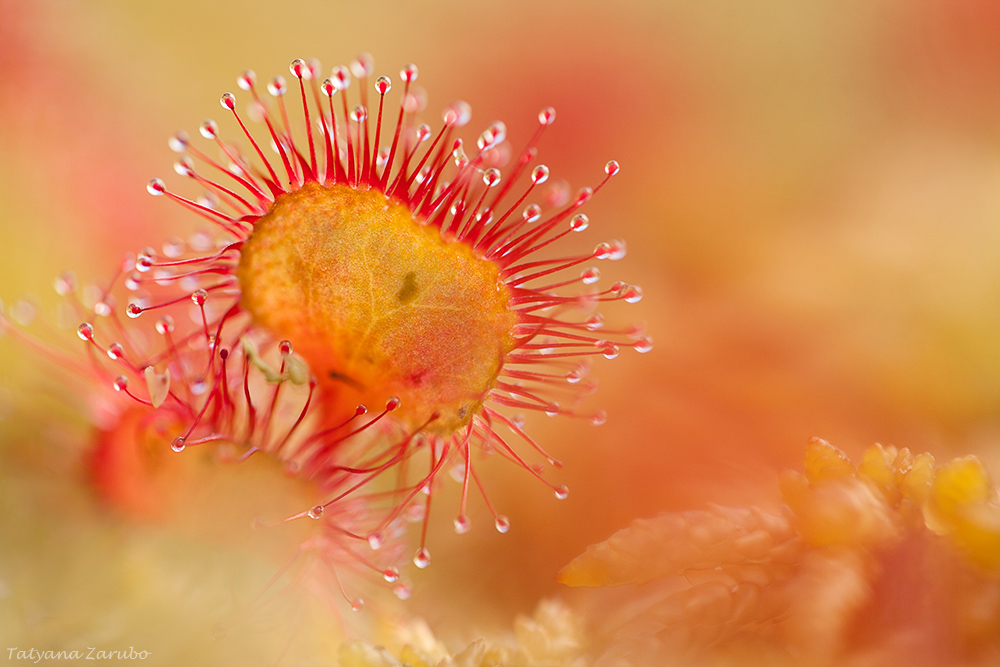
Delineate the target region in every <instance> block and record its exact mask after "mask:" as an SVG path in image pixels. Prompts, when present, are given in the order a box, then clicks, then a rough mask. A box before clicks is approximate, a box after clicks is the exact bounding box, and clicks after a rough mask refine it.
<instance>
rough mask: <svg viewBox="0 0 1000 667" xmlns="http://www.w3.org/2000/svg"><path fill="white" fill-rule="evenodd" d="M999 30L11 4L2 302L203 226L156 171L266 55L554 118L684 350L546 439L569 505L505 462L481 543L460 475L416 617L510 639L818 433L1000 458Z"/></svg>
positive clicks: (869, 20)
mask: <svg viewBox="0 0 1000 667" xmlns="http://www.w3.org/2000/svg"><path fill="white" fill-rule="evenodd" d="M997 34H1000V10H998V9H996V8H993V7H992V6H990V5H988V4H987V3H973V2H953V1H951V0H916V1H913V0H896V1H891V0H879V1H877V2H867V3H854V4H852V5H851V9H850V11H847V10H845V7H844V4H843V3H841V2H837V1H836V0H825V1H817V2H809V3H801V2H793V1H791V0H789V1H786V2H755V3H737V2H727V1H725V0H718V1H711V2H704V1H693V0H692V1H687V2H660V1H655V0H649V1H645V2H640V1H636V0H623V1H619V2H614V3H608V2H597V1H592V0H572V1H570V0H560V1H558V2H544V3H540V2H527V1H524V2H521V1H518V2H435V3H414V2H404V1H402V0H394V1H391V0H380V1H378V2H370V3H346V2H313V1H305V0H300V1H298V2H295V3H293V4H292V5H286V6H284V8H283V9H279V4H278V3H267V2H246V1H240V2H216V3H204V2H200V1H186V0H179V1H174V2H170V3H132V2H124V1H117V2H112V1H99V0H98V1H93V2H87V3H69V2H57V1H54V0H46V1H44V2H32V3H26V2H15V1H13V0H0V230H2V235H3V236H2V238H3V243H2V244H0V298H2V299H3V301H4V302H5V303H6V304H10V303H12V302H14V301H16V300H17V298H18V297H20V296H21V295H26V294H35V295H37V298H38V300H39V301H40V303H41V305H42V307H43V310H44V309H46V308H51V307H53V304H54V303H55V301H56V299H55V295H54V294H51V289H50V287H49V286H50V284H51V280H52V277H53V276H54V275H56V274H57V273H58V272H59V271H61V270H63V269H65V268H73V269H74V270H76V271H77V272H78V273H79V274H80V276H81V278H86V279H96V278H102V277H104V276H107V275H108V274H109V273H110V272H111V270H112V267H113V266H114V265H115V263H116V262H117V261H118V259H119V258H120V257H121V255H122V254H123V253H124V252H125V251H127V250H135V249H138V248H139V247H141V246H143V245H147V244H150V245H158V244H159V243H161V242H162V241H163V240H165V239H167V238H169V237H171V236H175V235H179V234H183V233H185V232H186V231H189V230H190V229H192V228H193V227H194V226H195V223H196V221H195V220H193V219H192V217H191V216H188V215H186V214H185V213H184V212H183V211H181V210H180V209H179V208H178V207H171V206H169V205H166V204H165V203H164V202H163V201H160V200H154V199H152V198H151V197H148V196H147V195H146V194H145V191H144V184H145V183H146V181H147V180H148V179H149V178H150V177H152V176H163V175H168V176H172V174H170V173H169V172H170V171H171V166H170V165H171V162H172V160H173V156H172V154H171V153H170V152H169V151H168V149H167V147H166V139H167V137H168V136H169V135H170V134H172V133H173V132H174V131H175V130H177V129H180V128H185V129H187V130H188V131H191V132H193V131H194V130H195V128H196V127H197V124H198V123H199V122H200V121H201V120H203V119H204V118H208V117H219V118H221V116H222V114H221V113H220V112H221V109H220V108H219V106H218V101H217V100H218V96H219V95H220V94H221V93H222V92H225V91H227V90H234V91H235V88H236V86H235V77H236V75H237V74H238V73H239V72H240V71H242V70H243V69H246V68H253V69H255V70H256V71H257V72H258V74H259V75H260V76H261V77H268V76H271V75H272V74H277V73H280V74H286V73H287V66H288V62H289V61H290V60H291V59H292V58H295V57H311V56H315V57H317V58H319V59H320V60H321V61H322V62H323V64H324V66H325V67H330V66H332V65H335V64H340V63H346V62H347V61H348V60H350V59H351V58H352V57H354V56H355V55H356V54H357V53H359V52H362V51H368V52H370V53H372V54H373V55H374V56H375V62H376V74H382V73H386V74H388V75H389V76H391V77H392V78H393V79H394V81H395V80H397V79H398V71H399V68H400V67H401V66H403V65H404V64H406V63H408V62H415V63H417V64H418V66H419V67H420V83H421V84H422V85H423V86H424V87H425V88H426V89H427V91H428V97H429V104H428V109H427V111H426V116H427V117H428V118H429V119H430V121H429V122H431V123H432V124H433V123H435V122H436V120H437V118H438V113H439V112H440V110H441V109H442V108H443V107H444V105H445V104H447V103H448V102H450V101H452V100H454V99H456V98H461V99H465V100H466V101H468V102H469V103H471V105H472V108H473V120H472V123H471V125H470V127H469V128H468V129H469V131H468V132H467V133H466V138H467V139H471V138H472V137H474V136H475V134H476V133H477V132H478V131H479V128H480V127H481V126H485V124H486V123H488V122H489V121H491V120H494V119H502V120H504V121H505V122H506V123H507V124H508V127H509V130H510V131H509V136H510V137H511V139H512V141H513V144H514V145H515V147H517V146H519V145H521V144H522V143H523V141H525V140H526V139H527V137H528V133H529V132H531V131H532V130H533V127H534V123H535V115H536V113H537V111H538V110H539V109H540V108H541V107H543V106H546V105H552V106H554V107H555V108H556V109H557V112H558V119H557V121H556V123H555V125H554V126H553V128H552V129H551V131H550V132H549V133H548V134H547V135H546V137H545V138H544V139H543V141H542V144H541V151H540V159H541V160H542V161H543V162H545V163H547V164H548V165H549V166H550V167H551V168H552V170H553V174H554V176H555V177H557V178H563V179H566V180H567V181H569V183H570V184H571V186H572V187H573V188H574V189H575V188H577V187H581V186H583V185H593V184H595V183H596V182H597V181H598V180H599V178H600V177H601V176H602V175H603V173H602V166H603V165H604V163H605V161H606V160H608V159H610V158H614V159H617V160H618V161H619V162H620V163H621V165H622V171H621V174H620V175H619V176H617V177H616V178H615V179H613V180H612V182H611V183H610V184H609V185H608V186H607V187H606V188H605V189H604V190H603V191H602V192H601V193H600V195H599V196H598V197H596V198H595V199H594V200H593V202H592V203H591V204H589V205H588V209H589V211H588V212H589V215H590V218H591V220H592V224H591V227H590V230H589V231H588V233H587V234H585V235H584V236H586V238H585V239H582V240H581V241H580V242H581V245H582V246H587V247H589V246H592V245H593V244H594V243H596V242H597V241H600V240H606V239H610V238H618V237H621V238H625V239H627V240H628V242H629V247H630V253H629V256H628V258H627V259H626V260H625V261H623V262H621V263H618V264H615V265H609V266H608V267H606V269H605V280H607V281H610V280H615V279H624V280H628V281H629V282H635V283H638V284H640V285H642V287H643V288H644V290H645V298H644V300H643V301H642V302H641V303H640V304H638V305H632V306H622V307H618V308H615V309H609V312H608V313H607V315H608V319H609V321H612V320H617V321H619V322H622V323H627V322H631V321H638V320H642V321H645V322H646V323H647V325H648V330H649V332H650V334H651V335H652V336H653V337H654V339H655V340H656V343H657V347H656V348H655V349H654V351H653V352H651V353H650V354H648V355H646V356H642V357H640V356H639V355H636V354H628V353H623V354H622V356H621V357H620V358H619V359H617V360H616V361H614V362H607V361H605V360H603V359H600V360H598V362H597V363H595V373H594V375H595V376H596V377H597V378H598V379H599V380H600V382H601V389H600V391H599V392H598V393H597V395H596V396H595V397H592V398H591V399H588V400H589V403H588V404H589V405H591V406H593V407H595V408H596V407H598V406H599V407H603V408H604V409H606V410H607V411H608V413H609V419H608V422H607V424H606V425H604V426H602V427H600V428H593V427H590V426H589V425H587V424H585V423H574V422H571V421H567V420H549V419H546V418H541V419H536V420H534V423H532V424H531V432H532V433H533V434H534V435H536V436H537V439H538V440H539V442H541V443H542V444H543V445H544V446H545V447H546V448H548V449H550V450H551V451H552V452H553V453H554V454H555V455H556V456H557V457H558V458H561V459H562V460H564V461H565V463H566V467H565V469H564V470H562V471H552V472H551V479H552V480H553V481H556V482H557V483H565V484H567V485H568V486H569V487H570V491H571V493H570V497H569V498H568V499H567V500H566V501H563V502H559V501H556V500H555V499H554V498H553V497H552V494H551V492H550V491H548V490H547V489H546V488H544V487H542V486H541V485H539V484H537V483H534V482H533V481H532V480H531V479H530V478H529V477H528V476H527V475H526V474H524V472H523V471H520V470H517V469H513V468H512V467H510V466H504V465H502V463H501V462H500V461H497V462H490V463H488V464H486V466H485V467H484V469H485V472H484V473H483V475H484V476H485V477H486V478H487V479H488V480H489V482H488V488H489V489H490V493H491V500H492V501H493V503H494V504H495V506H497V507H498V508H499V509H500V510H501V511H502V512H504V513H505V514H507V515H508V516H510V518H511V523H512V528H511V530H510V533H509V534H507V535H503V536H501V535H499V534H496V533H495V532H494V531H493V530H492V529H491V528H489V524H490V520H489V519H488V513H487V512H486V510H485V508H484V507H483V506H482V505H481V504H480V505H475V506H474V507H475V509H474V510H473V511H472V513H471V519H472V522H473V531H472V533H470V534H469V535H464V536H456V535H454V534H453V532H452V530H451V518H452V514H453V513H454V511H456V510H457V505H456V504H455V501H454V499H455V497H456V495H455V491H457V489H449V490H448V492H447V494H449V495H446V497H445V499H444V500H442V501H441V502H436V503H435V511H436V512H437V517H436V522H435V525H434V532H435V535H433V536H432V538H431V545H432V551H433V553H434V564H433V566H432V567H431V568H429V569H428V570H427V571H426V572H421V573H417V574H416V575H415V576H414V580H415V584H416V587H415V595H414V598H413V599H412V600H411V601H410V602H409V604H410V605H411V607H410V608H411V609H412V610H413V612H414V613H419V614H422V615H424V616H426V617H428V618H429V619H430V620H432V621H436V622H438V623H439V625H440V626H441V627H446V628H447V627H454V628H465V627H468V626H469V625H470V624H471V625H476V624H477V623H500V624H505V623H508V620H507V619H509V618H510V617H511V616H512V615H513V614H514V613H515V612H517V611H527V610H530V609H531V608H533V607H534V605H535V603H536V602H537V600H538V599H539V598H540V597H542V596H545V595H550V594H553V593H557V592H560V586H559V585H558V584H556V583H555V581H554V577H555V574H556V572H557V571H558V569H559V568H560V567H562V566H563V565H564V564H566V563H567V562H568V561H569V560H571V559H572V558H573V557H574V556H576V555H577V554H579V553H580V552H582V551H583V550H584V549H585V548H586V546H587V545H589V544H591V543H594V542H597V541H600V540H603V539H605V538H607V537H608V536H609V535H610V534H611V533H613V532H614V531H616V530H617V529H619V528H621V527H623V526H625V525H626V524H627V523H628V522H629V521H631V520H632V519H634V518H637V517H646V516H653V515H656V514H657V513H659V512H662V511H666V510H675V509H686V508H697V507H701V506H702V505H703V504H704V503H705V502H708V501H713V502H719V503H732V504H746V503H749V502H768V501H772V502H773V501H776V500H777V498H778V493H777V485H776V478H777V472H778V471H779V470H780V469H782V468H788V467H798V466H799V461H800V460H801V456H802V451H803V449H804V446H805V443H806V441H807V439H808V438H809V437H810V436H814V435H815V436H821V437H824V438H826V439H828V440H830V441H831V442H832V443H834V444H835V445H837V446H840V447H841V448H843V449H845V450H847V451H848V452H849V453H850V454H852V455H856V454H858V453H859V452H860V451H862V449H863V448H864V447H865V446H867V445H869V444H871V443H872V442H874V441H880V442H883V443H886V444H895V445H898V446H908V447H910V448H911V449H913V450H915V451H930V452H932V453H934V454H935V455H938V456H941V457H947V456H954V455H962V454H966V453H977V454H979V455H980V456H981V457H983V459H984V460H985V461H986V463H987V465H988V466H989V467H990V468H991V469H992V470H993V471H994V474H997V471H998V470H1000V446H998V445H1000V413H998V405H1000V352H998V350H1000V348H998V346H997V341H998V340H1000V308H998V307H997V306H998V303H1000V261H998V258H1000V222H998V221H1000V187H998V186H1000V77H998V76H997V72H998V71H1000V40H997V39H996V35H997ZM235 92H238V91H235ZM574 240H577V239H574ZM0 360H2V363H3V366H4V367H5V368H6V369H7V370H6V371H5V372H4V373H3V374H2V376H0V403H2V404H3V410H2V412H0V415H3V416H5V417H6V419H5V421H4V422H3V423H2V425H0V429H3V431H2V432H3V433H4V434H5V435H7V436H8V437H11V434H18V433H23V432H25V430H27V431H29V432H31V431H32V429H33V427H32V426H31V425H26V424H25V423H24V420H25V419H26V417H25V415H30V414H32V411H31V402H32V400H33V399H32V394H31V393H30V390H31V388H32V387H35V388H37V387H38V386H39V384H41V383H43V382H44V380H43V379H40V378H39V377H38V372H37V368H36V367H35V366H33V365H32V364H31V363H30V362H28V361H26V360H25V359H24V355H23V354H22V353H21V352H20V351H19V350H18V349H17V348H16V347H15V346H13V345H12V344H11V343H10V342H9V341H0ZM36 416H37V415H36ZM40 429H41V426H39V427H37V429H35V430H40ZM484 601H488V604H484ZM470 608H473V611H470ZM456 632H460V630H456Z"/></svg>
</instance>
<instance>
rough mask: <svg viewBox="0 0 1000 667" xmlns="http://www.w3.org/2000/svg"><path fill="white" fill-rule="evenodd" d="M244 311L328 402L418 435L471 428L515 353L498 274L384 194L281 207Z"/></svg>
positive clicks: (262, 224)
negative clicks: (285, 349) (393, 413)
mask: <svg viewBox="0 0 1000 667" xmlns="http://www.w3.org/2000/svg"><path fill="white" fill-rule="evenodd" d="M237 275H238V278H239V281H240V286H241V289H242V297H241V305H242V307H243V308H244V309H245V310H247V311H248V312H249V313H250V314H251V316H252V317H253V319H254V321H255V322H256V323H257V324H260V325H263V326H264V327H267V328H268V329H269V330H270V331H271V332H273V333H274V334H275V336H277V337H278V338H285V339H288V340H290V341H291V342H292V344H293V345H294V348H295V351H296V352H297V353H299V354H300V355H302V356H303V357H304V358H305V359H306V360H307V361H308V362H309V365H310V367H311V369H312V372H313V374H314V375H315V376H316V377H317V379H318V381H319V383H320V388H321V391H322V395H323V397H324V400H326V401H327V402H328V404H331V405H339V406H345V407H346V406H350V408H351V409H353V405H354V403H355V400H356V401H357V402H362V403H365V404H366V405H368V406H369V407H371V408H372V409H373V410H374V409H376V408H379V407H381V405H382V404H383V403H384V402H385V401H386V399H387V398H389V397H390V396H393V395H394V396H398V397H399V398H400V400H401V406H400V409H399V410H398V411H397V415H398V416H400V417H401V418H402V420H403V421H404V423H406V424H408V425H409V426H410V427H411V428H413V427H416V426H419V425H420V424H422V423H424V422H425V421H427V420H428V419H429V418H430V416H431V415H432V414H433V413H434V412H437V413H439V415H440V416H439V417H438V419H436V420H434V421H433V423H432V424H431V425H430V426H429V427H428V428H429V430H431V431H433V432H436V433H442V434H444V433H451V432H453V431H455V429H457V428H459V427H461V426H463V425H464V424H467V423H468V422H469V420H470V419H471V418H472V416H473V414H474V413H475V412H477V411H478V410H479V408H480V407H481V405H482V403H483V400H484V399H485V398H486V395H487V393H488V392H489V391H490V389H492V387H493V386H494V384H495V383H496V379H497V375H498V373H499V372H500V369H501V366H502V364H503V360H504V357H505V355H506V354H507V353H508V352H509V351H510V350H511V349H512V348H513V347H514V335H513V330H514V325H515V324H516V322H517V316H516V314H515V313H514V311H512V310H511V309H510V291H509V290H508V288H507V287H506V285H504V283H503V281H502V279H501V276H500V270H499V267H498V266H497V265H496V264H494V263H493V262H491V261H489V260H486V259H483V258H482V257H479V256H477V255H476V253H475V252H474V251H473V249H472V248H471V247H469V246H468V245H467V244H465V243H462V242H460V241H454V240H448V239H445V238H442V235H441V233H440V231H439V230H438V229H437V228H435V227H432V226H426V225H422V224H420V222H418V221H417V220H416V219H414V216H413V214H412V213H411V211H410V210H409V208H408V207H407V206H405V205H403V204H401V203H399V202H396V201H394V200H391V199H389V198H387V197H386V196H385V195H384V194H383V193H381V192H380V191H378V190H371V189H356V188H352V187H348V186H344V185H332V186H325V185H319V184H317V183H307V184H306V185H304V186H303V187H302V188H301V189H299V190H296V191H294V192H290V193H287V194H284V195H281V196H280V197H278V199H277V200H276V201H275V203H274V206H273V207H272V209H271V210H270V211H269V212H268V213H267V214H266V215H265V216H263V217H262V218H260V220H258V221H257V223H256V225H255V226H254V229H253V234H252V235H251V236H250V238H249V239H248V240H247V241H246V243H245V244H244V246H243V249H242V256H241V258H240V264H239V268H238V272H237Z"/></svg>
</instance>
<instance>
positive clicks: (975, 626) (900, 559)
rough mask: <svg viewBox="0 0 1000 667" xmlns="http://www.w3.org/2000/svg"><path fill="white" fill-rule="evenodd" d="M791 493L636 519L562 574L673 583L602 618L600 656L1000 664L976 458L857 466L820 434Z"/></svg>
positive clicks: (999, 513)
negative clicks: (775, 503)
mask: <svg viewBox="0 0 1000 667" xmlns="http://www.w3.org/2000/svg"><path fill="white" fill-rule="evenodd" d="M781 490H782V496H783V499H784V506H783V511H781V512H777V513H772V512H767V511H764V510H761V509H759V508H757V507H751V508H748V509H738V508H725V507H721V506H714V507H712V508H711V509H709V510H704V511H687V512H680V513H673V514H664V515H661V516H659V517H657V518H654V519H645V520H638V521H635V522H634V523H633V524H632V525H631V526H630V527H628V528H625V529H623V530H621V531H619V532H618V533H616V534H615V535H613V536H612V537H611V538H610V539H608V540H607V541H605V542H602V543H600V544H596V545H593V546H591V547H589V548H588V549H587V551H586V552H585V553H584V554H583V555H581V556H580V557H578V558H577V559H575V560H574V561H573V562H572V563H570V564H569V565H568V566H567V567H566V568H564V569H563V571H562V573H561V575H560V578H561V580H562V581H563V582H564V583H566V584H569V585H570V586H591V587H600V586H623V585H630V586H633V587H634V586H636V585H641V584H649V583H651V582H659V583H661V584H664V583H666V582H667V581H668V580H673V581H672V584H673V585H672V586H668V587H666V588H664V587H662V586H661V587H660V588H655V587H654V588H652V589H647V590H643V589H641V588H636V589H635V594H634V596H633V597H632V599H631V602H632V605H633V606H632V607H631V609H628V610H627V611H626V612H625V613H624V614H623V613H622V610H621V609H618V610H612V611H610V612H609V611H607V610H605V611H603V612H598V613H596V614H595V615H594V616H593V617H591V619H590V620H591V622H592V623H593V624H594V625H595V626H596V627H598V628H601V630H600V633H601V634H603V636H604V637H603V641H604V642H606V643H607V645H608V646H607V649H606V653H605V657H604V659H606V660H608V661H611V660H613V659H614V658H617V657H626V656H627V657H632V658H636V659H639V660H640V661H641V664H655V660H657V659H660V660H663V661H665V662H664V664H669V662H670V661H671V660H674V659H676V658H677V657H679V656H684V655H691V654H692V652H693V653H694V654H696V655H699V656H701V658H699V659H703V660H705V661H706V662H708V663H711V662H713V660H723V659H731V658H732V657H733V656H743V657H744V658H745V659H748V660H751V661H756V662H760V663H762V664H764V663H767V661H769V660H781V661H789V662H792V663H794V662H795V661H796V660H806V661H807V662H808V663H809V664H813V663H816V664H825V663H837V664H841V663H843V664H865V665H870V664H879V665H881V664H886V665H888V664H899V663H900V662H903V663H906V664H958V663H962V664H965V663H966V662H968V664H981V665H987V664H994V663H995V661H996V660H997V659H998V657H1000V639H998V638H1000V502H998V501H1000V498H998V495H997V489H996V487H994V486H993V484H992V482H991V481H990V478H989V475H988V474H987V472H986V469H985V467H984V466H983V465H982V463H981V462H980V461H979V460H978V459H977V458H975V457H973V456H969V457H965V458H961V459H955V460H953V461H951V462H950V463H946V464H944V465H941V466H938V467H935V464H934V459H933V457H931V456H930V455H929V454H918V455H916V456H914V455H913V454H911V452H910V451H909V450H907V449H901V450H898V451H897V450H896V449H895V448H893V447H889V448H886V447H882V446H881V445H878V444H876V445H874V446H872V447H871V448H869V449H868V450H867V451H866V452H865V454H864V456H863V458H862V460H861V462H860V463H859V464H858V465H857V466H855V464H854V463H852V462H851V460H850V459H849V458H848V457H847V455H846V454H845V453H844V452H843V451H841V450H839V449H837V448H835V447H833V446H831V445H830V444H829V443H827V442H826V441H824V440H820V439H818V438H816V439H813V440H812V441H810V443H809V447H808V448H807V450H806V456H805V473H804V474H803V473H799V472H792V471H789V472H786V473H785V474H784V475H783V476H782V480H781ZM639 600H642V601H643V602H642V603H641V604H636V601H639ZM616 612H617V613H616ZM616 616H617V618H616ZM608 619H615V620H614V621H613V622H611V623H609V622H608ZM605 624H607V625H605ZM756 662H755V664H756ZM608 664H613V662H609V663H608Z"/></svg>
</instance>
